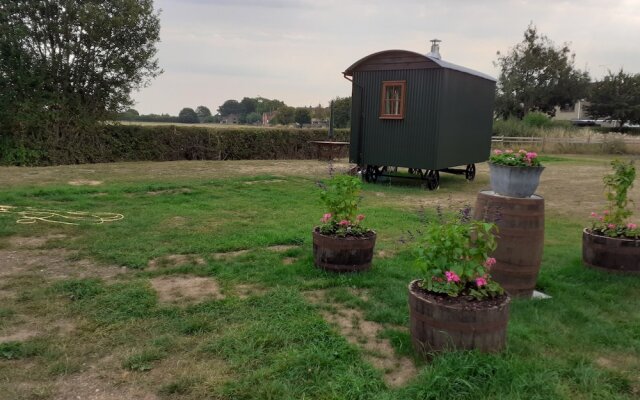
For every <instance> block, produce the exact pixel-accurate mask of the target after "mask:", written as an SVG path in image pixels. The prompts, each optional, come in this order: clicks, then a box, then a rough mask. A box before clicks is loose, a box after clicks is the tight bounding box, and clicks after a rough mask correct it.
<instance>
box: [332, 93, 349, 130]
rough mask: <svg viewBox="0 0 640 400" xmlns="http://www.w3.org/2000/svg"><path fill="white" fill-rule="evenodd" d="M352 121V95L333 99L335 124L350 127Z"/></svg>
mask: <svg viewBox="0 0 640 400" xmlns="http://www.w3.org/2000/svg"><path fill="white" fill-rule="evenodd" d="M350 122H351V97H336V98H335V99H333V126H335V127H336V128H348V127H349V124H350Z"/></svg>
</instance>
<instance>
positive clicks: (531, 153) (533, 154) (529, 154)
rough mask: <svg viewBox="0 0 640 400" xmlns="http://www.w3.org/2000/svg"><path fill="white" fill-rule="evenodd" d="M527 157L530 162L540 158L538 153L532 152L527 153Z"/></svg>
mask: <svg viewBox="0 0 640 400" xmlns="http://www.w3.org/2000/svg"><path fill="white" fill-rule="evenodd" d="M526 157H527V158H528V159H529V160H531V159H534V158H536V157H538V153H536V152H535V151H530V152H528V153H527V156H526Z"/></svg>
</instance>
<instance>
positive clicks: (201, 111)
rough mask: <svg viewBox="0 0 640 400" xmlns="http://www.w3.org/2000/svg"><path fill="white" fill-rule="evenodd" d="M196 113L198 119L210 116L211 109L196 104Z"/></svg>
mask: <svg viewBox="0 0 640 400" xmlns="http://www.w3.org/2000/svg"><path fill="white" fill-rule="evenodd" d="M196 114H198V117H199V118H200V119H204V118H207V117H210V116H211V110H209V108H208V107H205V106H198V107H197V108H196Z"/></svg>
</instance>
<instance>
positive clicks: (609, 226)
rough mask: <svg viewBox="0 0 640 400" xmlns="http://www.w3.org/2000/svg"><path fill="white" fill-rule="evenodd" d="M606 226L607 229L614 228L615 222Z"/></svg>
mask: <svg viewBox="0 0 640 400" xmlns="http://www.w3.org/2000/svg"><path fill="white" fill-rule="evenodd" d="M607 228H609V229H616V224H608V225H607Z"/></svg>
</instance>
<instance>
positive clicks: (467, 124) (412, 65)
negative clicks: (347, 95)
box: [343, 39, 496, 189]
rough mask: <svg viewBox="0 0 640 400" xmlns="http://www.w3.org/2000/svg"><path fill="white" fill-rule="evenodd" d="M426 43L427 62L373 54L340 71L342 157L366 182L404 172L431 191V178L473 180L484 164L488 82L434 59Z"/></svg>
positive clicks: (491, 89)
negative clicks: (346, 89) (347, 112)
mask: <svg viewBox="0 0 640 400" xmlns="http://www.w3.org/2000/svg"><path fill="white" fill-rule="evenodd" d="M432 42H433V45H432V48H431V52H430V53H429V54H427V55H424V54H419V53H415V52H412V51H406V50H386V51H381V52H378V53H374V54H371V55H368V56H366V57H364V58H362V59H360V60H358V61H357V62H355V63H354V64H353V65H351V66H350V67H349V68H347V69H346V70H345V71H344V72H343V74H344V76H345V78H347V79H349V80H350V81H352V84H353V85H352V86H353V87H352V108H351V140H350V142H351V144H350V149H349V158H350V161H351V162H354V163H357V164H358V165H359V166H360V167H361V168H362V171H363V174H364V177H365V179H367V180H368V181H374V182H375V181H376V180H377V177H378V176H380V175H384V174H385V173H386V172H389V171H390V170H391V167H406V168H408V169H409V172H411V173H414V174H416V175H419V176H420V177H421V178H423V179H426V180H427V186H428V187H429V188H430V189H435V188H436V187H438V185H439V181H440V176H439V172H442V171H444V172H454V173H461V174H465V175H466V177H467V179H473V178H474V177H475V163H476V162H482V161H486V160H487V158H488V157H489V153H490V147H491V133H492V121H493V105H494V93H495V85H496V80H495V79H494V78H492V77H490V76H488V75H486V74H483V73H481V72H477V71H474V70H471V69H469V68H465V67H461V66H458V65H455V64H452V63H449V62H447V61H444V60H442V59H441V58H440V54H439V48H438V42H439V41H438V40H437V39H436V40H433V41H432ZM456 166H466V167H465V168H464V169H462V170H460V169H455V168H453V167H456ZM395 169H397V168H395Z"/></svg>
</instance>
